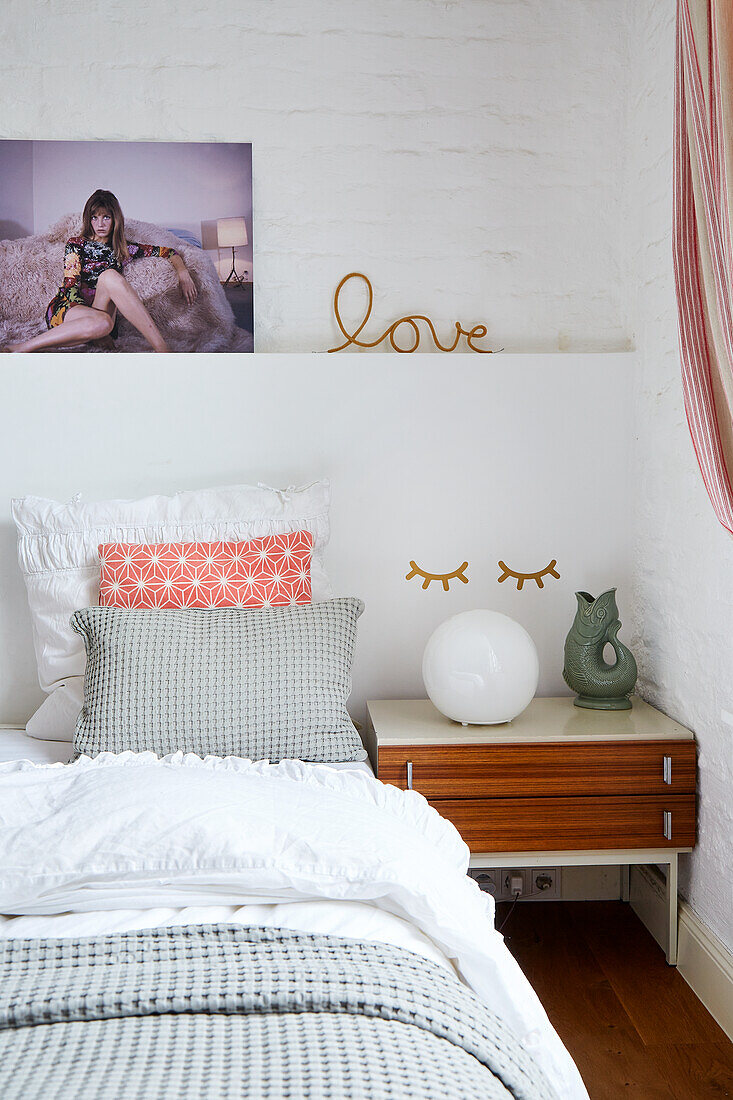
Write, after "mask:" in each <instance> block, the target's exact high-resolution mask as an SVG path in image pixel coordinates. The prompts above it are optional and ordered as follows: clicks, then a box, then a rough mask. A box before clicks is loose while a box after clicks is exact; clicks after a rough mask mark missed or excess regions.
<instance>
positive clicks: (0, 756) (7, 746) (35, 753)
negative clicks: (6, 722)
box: [0, 726, 73, 764]
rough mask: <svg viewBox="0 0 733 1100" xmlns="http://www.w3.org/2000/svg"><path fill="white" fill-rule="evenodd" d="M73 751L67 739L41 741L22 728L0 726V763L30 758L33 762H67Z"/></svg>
mask: <svg viewBox="0 0 733 1100" xmlns="http://www.w3.org/2000/svg"><path fill="white" fill-rule="evenodd" d="M72 752H73V746H72V745H71V744H70V742H69V741H41V740H39V739H38V738H37V737H29V736H28V734H27V733H26V732H25V730H24V729H14V728H13V729H11V728H10V727H9V726H0V764H4V763H6V762H7V761H10V760H30V761H31V762H32V763H33V764H57V763H58V764H67V763H68V761H69V758H70V756H71V754H72Z"/></svg>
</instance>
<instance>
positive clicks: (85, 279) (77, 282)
mask: <svg viewBox="0 0 733 1100" xmlns="http://www.w3.org/2000/svg"><path fill="white" fill-rule="evenodd" d="M127 251H128V253H129V258H128V259H126V260H123V261H122V263H121V264H120V262H119V260H118V259H117V255H116V254H115V251H114V249H113V248H112V247H111V246H110V245H108V244H105V243H104V241H90V240H87V239H86V237H70V238H69V240H68V241H67V242H66V250H65V251H64V285H63V286H61V287H59V289H58V293H57V294H56V295H55V297H54V298H53V299H52V300H51V301H50V302H49V303H48V308H47V309H46V327H47V328H55V326H56V325H60V324H61V322H62V321H63V319H64V316H65V315H66V311H67V309H69V307H70V306H90V305H92V303H93V302H94V295H95V294H96V292H97V279H98V278H99V276H100V275H101V274H102V272H103V271H107V270H108V268H110V267H111V268H114V270H115V271H123V270H124V268H125V267H126V266H127V264H128V263H130V262H131V261H132V260H138V259H140V258H141V257H143V256H162V257H163V259H170V257H171V256H177V255H178V253H177V252H176V250H175V248H168V247H167V246H166V245H162V244H136V243H135V242H134V241H128V243H127ZM110 335H111V336H112V338H113V339H114V337H116V336H117V318H115V324H114V328H113V329H112V332H111V333H110Z"/></svg>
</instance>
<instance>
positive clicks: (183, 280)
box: [3, 189, 198, 351]
mask: <svg viewBox="0 0 733 1100" xmlns="http://www.w3.org/2000/svg"><path fill="white" fill-rule="evenodd" d="M143 256H160V257H162V258H163V259H167V260H170V262H171V263H172V264H173V266H174V268H175V269H176V272H177V274H178V282H179V284H180V287H181V294H182V295H183V297H184V298H185V299H186V302H187V303H188V304H189V305H191V304H192V303H193V302H194V301H195V300H196V297H197V295H198V291H197V289H196V284H195V283H194V281H193V279H192V278H191V275H190V272H189V270H188V268H187V267H186V265H185V263H184V262H183V259H182V258H181V256H180V255H179V254H178V253H177V252H176V250H175V248H168V247H166V246H165V245H157V244H136V243H134V242H133V241H128V240H126V238H125V219H124V217H123V214H122V210H121V209H120V204H119V202H118V201H117V199H116V198H115V196H114V195H113V194H112V192H111V191H104V190H101V189H100V190H97V191H95V192H94V194H93V195H90V196H89V198H88V199H87V201H86V203H85V205H84V213H83V215H82V229H81V234H80V235H79V236H78V237H71V238H70V239H69V240H68V241H67V242H66V251H65V253H64V282H63V286H61V287H59V290H58V293H57V294H56V295H55V297H54V298H53V299H52V301H51V302H49V304H48V308H47V309H46V328H47V330H48V331H47V332H42V333H39V335H38V336H33V337H31V338H30V339H29V340H22V341H20V342H18V343H15V344H9V345H8V346H7V347H5V348H4V349H3V350H4V351H47V350H49V349H51V348H59V347H70V346H73V345H74V344H85V343H89V342H90V341H94V342H95V343H97V344H98V345H100V346H102V347H103V348H105V350H107V349H109V350H111V349H112V348H113V347H114V344H113V343H112V341H114V339H115V337H116V336H117V311H118V310H119V312H120V313H121V314H122V316H123V317H126V318H127V320H128V321H129V322H130V324H131V325H134V327H135V328H136V329H137V330H138V332H140V333H141V334H142V335H143V336H144V337H145V339H146V340H147V342H148V343H149V344H150V346H151V348H152V349H153V351H168V350H169V348H168V345H167V344H166V342H165V339H164V337H163V335H162V333H161V332H160V329H159V328H158V326H157V325H156V324H155V321H154V320H153V318H152V317H151V316H150V314H149V313H148V311H147V309H146V308H145V306H144V305H143V303H142V301H141V300H140V297H139V295H138V294H137V293H136V292H135V290H134V289H133V288H132V287H131V286H130V284H129V283H128V282H127V280H126V279H125V277H124V274H123V272H124V269H125V268H126V267H127V265H128V264H129V263H130V262H131V261H132V260H137V259H139V258H141V257H143Z"/></svg>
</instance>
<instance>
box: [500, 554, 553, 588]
mask: <svg viewBox="0 0 733 1100" xmlns="http://www.w3.org/2000/svg"><path fill="white" fill-rule="evenodd" d="M556 565H557V559H556V558H553V559H552V561H551V562H550V564H549V565H546V566H545V568H544V569H538V571H537V572H536V573H517V572H515V571H514V570H513V569H510V568H509V566H508V565H505V563H504V562H503V561H500V562H499V568H500V569H502V570H503V573H502V575H501V576H500V577H499V578H498V579H499V584H501V582H502V581H505V580H506V579H507V577H513V578H514V580H515V581H516V582H517V592H521V590H522V586H523V584H524V582H525V581H537V587H538V588H544V587H545V586H544V584H543V583H542V578H543V577H555V578H556V579H557V580H560V574H559V573H558V571H557V569H556V568H555V566H556Z"/></svg>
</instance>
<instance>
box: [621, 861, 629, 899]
mask: <svg viewBox="0 0 733 1100" xmlns="http://www.w3.org/2000/svg"><path fill="white" fill-rule="evenodd" d="M630 875H631V867H630V866H629V864H628V863H622V864H621V901H628V900H629V894H630V885H629V878H630Z"/></svg>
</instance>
